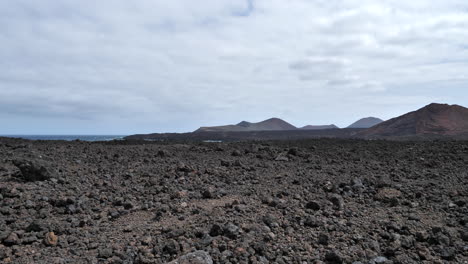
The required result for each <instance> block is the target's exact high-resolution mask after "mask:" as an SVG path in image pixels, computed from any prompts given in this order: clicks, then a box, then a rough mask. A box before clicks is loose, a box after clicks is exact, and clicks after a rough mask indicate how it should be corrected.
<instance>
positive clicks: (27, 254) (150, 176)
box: [0, 139, 468, 263]
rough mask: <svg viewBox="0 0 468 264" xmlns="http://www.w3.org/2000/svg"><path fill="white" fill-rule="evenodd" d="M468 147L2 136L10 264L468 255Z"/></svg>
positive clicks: (1, 246) (460, 258) (2, 197)
mask: <svg viewBox="0 0 468 264" xmlns="http://www.w3.org/2000/svg"><path fill="white" fill-rule="evenodd" d="M467 164H468V142H460V141H458V142H455V141H453V142H452V141H445V142H386V141H361V140H338V139H328V140H327V139H322V140H307V141H296V142H250V143H187V144H176V143H174V144H168V143H164V144H163V143H149V142H146V143H142V142H109V143H88V142H51V141H42V142H41V141H37V142H34V141H23V140H12V139H0V262H1V261H3V263H167V262H170V261H174V262H173V263H445V262H451V263H467V262H468V165H467Z"/></svg>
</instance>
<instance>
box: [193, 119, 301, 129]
mask: <svg viewBox="0 0 468 264" xmlns="http://www.w3.org/2000/svg"><path fill="white" fill-rule="evenodd" d="M295 129H297V128H296V127H295V126H293V125H291V124H289V123H288V122H286V121H284V120H281V119H279V118H270V119H267V120H265V121H262V122H258V123H250V122H247V121H242V122H240V123H239V124H237V125H226V126H213V127H200V128H199V129H197V130H195V132H221V131H284V130H295Z"/></svg>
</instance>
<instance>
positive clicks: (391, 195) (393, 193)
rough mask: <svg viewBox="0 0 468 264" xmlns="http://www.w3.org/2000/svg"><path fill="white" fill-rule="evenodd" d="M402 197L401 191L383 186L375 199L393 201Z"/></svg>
mask: <svg viewBox="0 0 468 264" xmlns="http://www.w3.org/2000/svg"><path fill="white" fill-rule="evenodd" d="M400 197H401V191H399V190H397V189H393V188H382V189H380V190H379V191H378V192H377V194H376V195H375V196H374V199H375V200H378V201H382V202H393V201H394V200H395V199H398V198H400Z"/></svg>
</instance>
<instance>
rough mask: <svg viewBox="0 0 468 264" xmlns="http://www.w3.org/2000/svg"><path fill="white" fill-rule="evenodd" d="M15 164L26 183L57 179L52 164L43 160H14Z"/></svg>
mask: <svg viewBox="0 0 468 264" xmlns="http://www.w3.org/2000/svg"><path fill="white" fill-rule="evenodd" d="M13 164H14V165H15V166H16V167H18V169H19V170H20V172H21V174H20V177H21V178H22V179H23V180H24V181H28V182H31V181H45V180H48V179H51V178H55V177H56V175H55V172H54V171H53V169H52V168H51V166H50V164H48V163H47V162H45V161H43V160H38V159H36V160H26V159H17V160H13Z"/></svg>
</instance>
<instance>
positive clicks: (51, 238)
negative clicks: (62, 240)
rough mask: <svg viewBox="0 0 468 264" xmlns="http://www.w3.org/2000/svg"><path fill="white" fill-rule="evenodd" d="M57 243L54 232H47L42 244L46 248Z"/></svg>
mask: <svg viewBox="0 0 468 264" xmlns="http://www.w3.org/2000/svg"><path fill="white" fill-rule="evenodd" d="M57 243H58V237H57V236H56V235H55V234H54V232H48V233H47V234H46V235H45V238H44V244H45V245H46V246H56V245H57Z"/></svg>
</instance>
